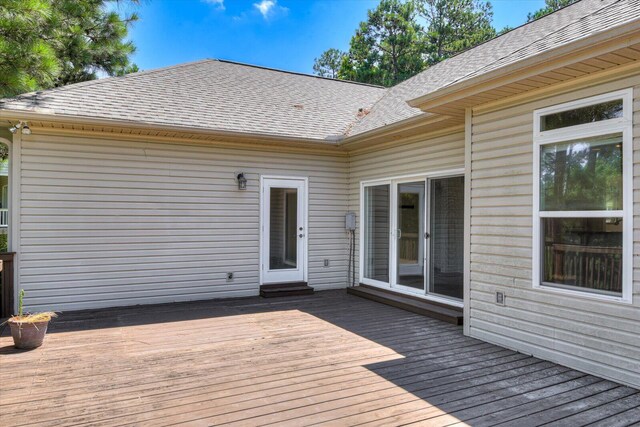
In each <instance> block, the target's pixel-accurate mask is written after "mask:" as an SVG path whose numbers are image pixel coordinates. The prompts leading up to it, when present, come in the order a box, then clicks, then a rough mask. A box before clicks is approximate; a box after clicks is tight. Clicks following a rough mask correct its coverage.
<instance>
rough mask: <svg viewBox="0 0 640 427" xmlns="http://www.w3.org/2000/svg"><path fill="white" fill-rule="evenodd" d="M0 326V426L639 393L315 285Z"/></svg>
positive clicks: (599, 421) (403, 420)
mask: <svg viewBox="0 0 640 427" xmlns="http://www.w3.org/2000/svg"><path fill="white" fill-rule="evenodd" d="M6 334H7V331H5V332H4V336H3V337H1V338H0V425H2V426H22V425H51V426H62V425H91V426H116V425H117V426H124V425H127V426H140V425H151V426H169V425H183V424H184V425H195V426H210V425H211V426H213V425H215V426H218V425H241V426H254V425H269V424H274V425H287V426H288V425H292V426H297V425H314V424H318V425H331V426H342V425H360V424H365V425H380V426H390V425H404V424H412V423H415V424H416V425H426V426H430V425H434V426H436V425H437V426H445V425H464V424H465V423H466V424H469V425H478V426H482V425H500V424H501V423H502V424H504V425H517V426H533V425H542V424H546V423H552V424H554V425H564V426H571V427H574V426H581V425H587V424H595V425H602V426H605V425H606V426H626V425H632V424H634V423H640V391H639V390H636V389H633V388H629V387H625V386H621V385H619V384H616V383H613V382H611V381H606V380H603V379H600V378H597V377H594V376H591V375H586V374H584V373H581V372H577V371H574V370H571V369H568V368H565V367H563V366H559V365H555V364H553V363H549V362H545V361H542V360H539V359H536V358H533V357H530V356H526V355H524V354H519V353H516V352H514V351H510V350H506V349H504V348H501V347H498V346H495V345H491V344H487V343H483V342H481V341H478V340H474V339H471V338H467V337H464V336H463V335H462V332H461V328H460V327H458V326H454V325H450V324H447V323H443V322H441V321H438V320H434V319H429V318H426V317H422V316H420V315H417V314H413V313H409V312H406V311H402V310H400V309H397V308H394V307H390V306H386V305H382V304H379V303H376V302H373V301H369V300H365V299H361V298H359V297H356V296H352V295H347V294H346V293H345V292H344V291H329V292H319V293H317V294H315V295H311V296H304V297H291V298H283V299H270V300H265V299H259V298H250V299H242V300H227V301H209V302H197V303H184V304H171V305H162V306H149V307H133V308H124V309H112V310H101V311H97V312H94V313H69V314H63V315H62V316H61V317H60V318H59V319H58V320H57V321H56V322H55V324H54V325H53V327H52V331H51V333H50V334H49V335H48V337H47V341H46V342H45V346H44V347H42V348H40V349H38V350H34V351H30V352H17V351H16V350H14V349H13V347H12V343H11V339H10V337H7V336H6Z"/></svg>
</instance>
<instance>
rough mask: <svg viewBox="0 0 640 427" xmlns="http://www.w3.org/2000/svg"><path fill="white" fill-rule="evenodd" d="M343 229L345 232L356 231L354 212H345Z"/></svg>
mask: <svg viewBox="0 0 640 427" xmlns="http://www.w3.org/2000/svg"><path fill="white" fill-rule="evenodd" d="M344 228H346V229H347V230H355V229H356V214H355V213H354V212H347V214H346V215H345V216H344Z"/></svg>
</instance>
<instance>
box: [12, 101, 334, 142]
mask: <svg viewBox="0 0 640 427" xmlns="http://www.w3.org/2000/svg"><path fill="white" fill-rule="evenodd" d="M0 120H9V121H20V120H23V121H43V122H54V123H78V124H85V125H98V126H109V127H121V128H125V129H137V130H149V129H153V130H163V131H167V132H181V133H189V134H194V135H206V136H212V137H220V138H237V139H252V140H255V141H265V142H291V143H304V144H314V145H328V146H337V145H338V144H337V142H338V141H340V140H341V138H336V139H335V140H334V139H331V138H328V139H315V138H300V137H292V136H285V135H278V134H268V133H249V132H236V131H221V130H215V131H213V130H210V129H203V128H194V127H186V126H175V125H163V124H157V123H140V122H134V121H129V120H114V119H100V118H92V117H85V116H74V115H67V114H46V113H39V112H35V111H30V110H7V109H0Z"/></svg>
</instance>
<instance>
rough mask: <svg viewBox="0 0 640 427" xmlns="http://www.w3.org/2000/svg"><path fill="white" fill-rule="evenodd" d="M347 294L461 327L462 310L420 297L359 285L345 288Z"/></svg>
mask: <svg viewBox="0 0 640 427" xmlns="http://www.w3.org/2000/svg"><path fill="white" fill-rule="evenodd" d="M347 293H349V294H351V295H357V296H359V297H362V298H367V299H370V300H372V301H376V302H379V303H382V304H387V305H391V306H393V307H397V308H401V309H403V310H407V311H411V312H413V313H417V314H421V315H423V316H427V317H433V318H434V319H438V320H442V321H444V322H447V323H452V324H454V325H462V319H463V314H462V308H459V307H453V306H449V305H446V304H441V303H437V302H432V301H427V300H425V299H423V298H420V297H414V296H411V295H405V294H400V293H397V292H393V291H391V290H385V289H379V288H375V287H373V286H367V285H362V284H361V285H359V286H354V287H351V288H347Z"/></svg>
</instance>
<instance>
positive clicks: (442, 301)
mask: <svg viewBox="0 0 640 427" xmlns="http://www.w3.org/2000/svg"><path fill="white" fill-rule="evenodd" d="M360 286H365V287H369V288H373V289H376V290H379V291H381V292H388V293H390V294H393V295H403V296H406V297H407V298H412V299H415V300H418V301H429V302H432V303H434V304H438V305H441V306H443V307H452V308H463V307H464V303H463V302H462V301H457V300H454V299H450V298H446V297H440V296H436V295H429V294H426V295H425V294H418V293H415V292H410V291H405V290H403V289H398V288H389V287H387V286H380V285H367V284H364V283H360Z"/></svg>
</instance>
